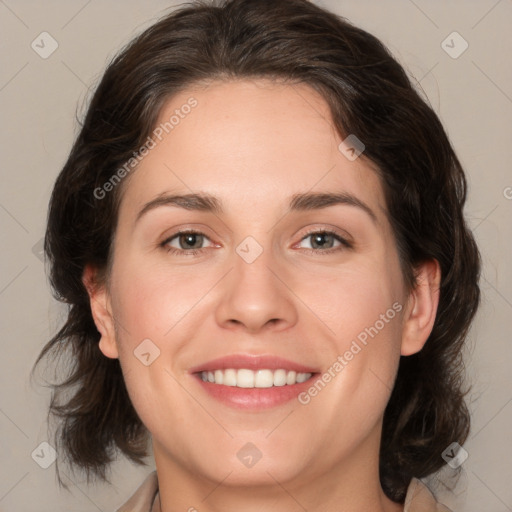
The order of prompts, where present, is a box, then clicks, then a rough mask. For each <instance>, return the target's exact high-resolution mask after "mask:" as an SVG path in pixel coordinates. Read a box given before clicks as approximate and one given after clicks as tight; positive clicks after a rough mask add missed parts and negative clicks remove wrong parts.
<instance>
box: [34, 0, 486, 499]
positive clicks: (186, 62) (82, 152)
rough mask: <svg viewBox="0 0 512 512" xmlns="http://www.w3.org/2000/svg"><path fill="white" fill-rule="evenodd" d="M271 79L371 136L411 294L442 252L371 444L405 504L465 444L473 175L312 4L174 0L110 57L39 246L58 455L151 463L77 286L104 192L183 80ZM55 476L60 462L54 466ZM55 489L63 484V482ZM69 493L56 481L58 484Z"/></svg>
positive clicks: (473, 264) (375, 44)
mask: <svg viewBox="0 0 512 512" xmlns="http://www.w3.org/2000/svg"><path fill="white" fill-rule="evenodd" d="M244 78H248V79H253V78H267V79H272V80H274V79H275V80H283V81H285V82H286V83H289V84H299V83H301V84H307V85H309V86H311V87H312V88H314V89H315V90H316V91H318V92H319V93H320V94H321V95H322V97H323V98H324V99H325V101H326V102H327V103H328V105H329V108H330V111H331V114H332V119H333V122H334V125H335V128H336V130H337V131H338V133H339V134H340V135H341V136H342V137H343V138H345V137H346V136H347V135H348V134H355V135H356V136H357V137H358V138H359V139H360V140H361V141H363V142H364V144H365V146H366V148H365V152H364V158H366V159H368V161H370V162H372V163H373V164H374V165H373V166H374V167H375V172H377V174H378V175H379V177H380V180H381V183H382V186H383V189H384V192H385V197H386V203H387V208H388V212H389V219H390V222H391V225H392V228H393V231H394V234H395V238H396V243H397V247H398V250H399V255H400V262H401V266H402V271H403V274H404V276H405V280H406V283H407V286H408V287H409V289H411V288H412V287H413V286H414V285H415V268H416V266H417V265H418V264H419V263H421V262H422V261H425V260H428V259H436V260H437V261H438V262H439V264H440V267H441V275H442V278H441V285H440V286H441V288H440V301H439V307H438V312H437V317H436V320H435V324H434V327H433V330H432V333H431V335H430V337H429V339H428V340H427V342H426V344H425V346H424V347H423V349H422V350H421V351H420V352H418V353H417V354H414V355H410V356H407V357H401V360H400V365H399V369H398V374H397V378H396V382H395V386H394V389H393V391H392V394H391V397H390V400H389V403H388V404H387V407H386V410H385V414H384V422H383V430H382V440H381V450H380V479H381V485H382V487H383V490H384V491H385V493H386V495H387V496H388V497H389V498H390V499H392V500H394V501H396V502H403V500H404V498H405V494H406V490H407V487H408V485H409V483H410V481H411V478H412V477H416V478H422V477H425V476H427V475H429V474H431V473H433V472H435V471H437V470H438V469H440V468H441V466H443V464H444V461H443V459H442V458H441V453H442V451H443V450H444V449H445V448H446V447H447V446H448V445H449V444H450V443H451V442H453V441H457V442H458V443H459V444H461V445H462V444H463V443H464V441H465V440H466V438H467V436H468V434H469V428H470V416H469V412H468V409H467V406H466V403H465V395H466V394H467V393H468V391H469V389H464V386H465V384H464V372H463V370H464V367H463V360H462V348H463V344H464V341H465V339H466V336H467V333H468V329H469V327H470V324H471V321H472V319H473V317H474V315H475V313H476V310H477V307H478V304H479V300H480V290H479V285H478V281H479V275H480V265H481V262H480V255H479V251H478V249H477V247H476V244H475V241H474V238H473V236H472V234H471V232H470V230H469V228H468V226H467V224H466V222H465V219H464V215H463V208H464V204H465V201H466V187H467V186H466V179H465V176H464V171H463V169H462V167H461V164H460V162H459V160H458V158H457V156H456V154H455V152H454V150H453V148H452V146H451V143H450V141H449V139H448V136H447V134H446V132H445V130H444V129H443V126H442V125H441V122H440V120H439V119H438V117H437V115H436V114H435V112H434V111H433V110H432V108H431V107H430V106H429V105H428V104H427V103H426V101H425V100H424V99H422V97H421V96H420V94H419V93H418V92H417V91H416V89H415V87H414V86H413V84H412V82H411V81H410V79H409V78H408V76H407V74H406V72H405V71H404V69H403V68H402V66H401V65H400V64H399V63H398V62H397V61H396V60H395V59H394V58H393V56H392V55H391V53H390V52H389V50H387V48H386V47H385V46H384V45H383V44H382V43H381V42H380V41H379V40H378V39H377V38H376V37H374V36H373V35H371V34H369V33H368V32H366V31H364V30H362V29H360V28H357V27H355V26H354V25H352V24H351V23H350V22H348V21H347V20H346V19H344V18H342V17H339V16H336V15H335V14H333V13H330V12H328V11H326V10H324V9H322V8H320V7H319V6H316V5H315V4H313V3H311V2H309V1H307V0H280V1H278V2H276V1H275V0H218V1H216V0H214V1H197V2H194V3H191V4H186V5H185V6H181V7H180V8H179V9H177V10H174V11H172V12H171V13H170V14H167V15H166V16H165V17H164V18H162V19H161V20H159V21H158V22H156V23H155V24H153V25H152V26H151V27H149V28H148V29H146V30H145V31H144V32H143V33H141V34H140V35H138V36H137V37H136V38H135V39H133V40H132V41H131V42H130V43H129V44H128V45H127V46H126V47H125V48H123V49H122V50H121V51H120V53H119V54H118V55H117V56H116V57H115V58H114V59H113V60H112V61H111V62H110V64H109V65H108V67H107V69H106V71H105V73H104V75H103V77H102V79H101V81H100V83H99V85H98V86H97V88H96V90H95V92H94V94H93V96H92V99H91V101H90V103H89V107H88V109H87V112H86V115H85V119H84V121H83V123H82V124H81V128H80V131H79V133H78V135H77V138H76V140H75V142H74V144H73V147H72V149H71V152H70V154H69V157H68V159H67V162H66V163H65V165H64V167H63V169H62V170H61V172H60V174H59V176H58V178H57V180H56V183H55V186H54V189H53V192H52V196H51V200H50V205H49V212H48V222H47V230H46V236H45V242H44V249H45V254H46V258H47V261H48V263H49V276H50V282H51V285H52V288H53V290H54V295H55V297H56V298H57V299H58V300H59V301H62V302H64V303H65V304H67V307H68V309H67V317H66V320H65V323H64V325H63V326H62V328H61V329H60V330H59V331H58V332H57V334H55V336H53V338H52V339H51V340H49V342H48V343H47V344H46V345H45V346H44V348H43V349H42V351H41V353H40V354H39V357H38V358H37V360H36V362H35V364H34V368H33V370H34V369H35V367H36V366H37V365H38V364H39V363H40V362H41V360H42V359H43V358H45V357H49V356H50V355H53V357H56V356H57V355H59V356H60V355H64V354H66V355H67V356H68V362H69V365H68V370H69V371H68V374H67V375H66V377H65V378H64V380H62V381H61V382H54V383H53V384H52V385H51V387H52V397H51V403H50V407H49V415H50V413H51V414H52V415H53V416H55V417H56V418H57V420H58V423H59V428H58V430H57V432H56V433H55V444H56V445H57V446H58V447H59V449H58V451H60V452H61V453H62V454H64V455H65V457H66V461H67V462H68V463H69V464H70V466H71V467H72V468H73V467H76V468H80V469H81V470H83V471H85V472H86V474H87V480H88V481H89V479H90V477H91V476H92V477H96V478H100V479H103V480H106V481H108V478H107V476H106V470H107V469H108V467H109V465H110V463H111V462H112V461H113V460H114V459H115V457H116V453H118V452H119V451H120V452H122V453H123V454H124V455H125V456H127V457H128V458H129V459H130V460H132V461H133V462H135V463H138V464H145V462H144V458H145V457H146V456H147V455H148V453H147V441H148V435H149V434H148V432H147V430H146V428H145V426H144V425H143V424H142V422H141V420H140V419H139V417H138V415H137V413H136V411H135V409H134V408H133V405H132V403H131V401H130V398H129V396H128V393H127V390H126V388H125V384H124V380H123V376H122V372H121V368H120V364H119V361H118V360H117V359H109V358H107V357H105V356H104V355H103V354H102V353H101V351H100V350H99V347H98V342H99V339H100V335H99V333H98V331H97V330H96V327H95V324H94V321H93V317H92V314H91V309H90V304H89V297H88V294H87V291H86V289H85V287H84V285H83V283H82V274H83V271H84V267H85V265H86V264H92V265H94V266H95V267H96V268H98V269H100V270H101V271H102V272H103V277H104V278H108V273H109V268H110V264H111V252H112V241H113V236H114V232H115V229H116V223H117V212H118V206H119V201H120V197H121V193H122V189H123V186H125V185H126V181H127V180H124V182H123V183H122V184H121V185H120V186H116V187H114V188H113V190H112V191H111V192H110V193H109V194H106V195H105V197H101V198H99V197H97V196H98V194H97V193H96V194H95V191H97V190H98V187H100V188H101V187H102V186H103V185H104V184H105V183H106V182H107V181H108V180H109V179H110V178H111V177H112V175H113V174H114V173H115V172H116V170H118V169H119V168H120V167H121V166H122V165H123V164H124V163H125V162H126V161H127V160H129V159H130V158H131V157H132V156H133V153H134V152H137V150H138V149H139V148H140V147H141V146H142V145H143V144H144V142H145V140H146V139H147V137H148V136H149V135H150V133H151V132H152V130H153V129H154V128H155V124H156V120H157V118H158V114H159V112H160V110H161V108H162V106H163V105H164V103H165V102H166V101H167V100H168V99H169V98H170V97H171V96H172V95H173V94H176V93H177V92H178V91H180V90H183V89H185V88H186V87H187V86H192V85H194V84H197V83H200V82H204V81H210V80H230V79H244ZM57 473H58V467H57ZM59 482H60V484H61V485H64V484H63V482H62V481H61V479H60V476H59ZM64 487H65V485H64Z"/></svg>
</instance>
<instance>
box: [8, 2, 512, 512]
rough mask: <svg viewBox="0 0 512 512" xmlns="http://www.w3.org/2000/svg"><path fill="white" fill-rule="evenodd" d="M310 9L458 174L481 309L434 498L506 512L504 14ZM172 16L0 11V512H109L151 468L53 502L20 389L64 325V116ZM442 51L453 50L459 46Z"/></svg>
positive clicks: (462, 9) (509, 206) (346, 6)
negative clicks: (48, 251)
mask: <svg viewBox="0 0 512 512" xmlns="http://www.w3.org/2000/svg"><path fill="white" fill-rule="evenodd" d="M317 3H318V4H320V5H322V6H325V7H327V8H329V9H331V10H333V11H335V12H337V13H338V14H341V15H343V16H345V17H347V18H348V19H349V20H351V21H352V22H354V23H355V24H357V25H359V26H361V27H362V28H365V29H366V30H368V31H370V32H372V33H373V34H375V35H376V36H377V37H379V38H381V39H382V41H383V42H384V43H385V44H387V45H388V46H389V48H390V49H391V50H392V52H393V53H394V54H395V56H396V57H397V58H398V59H399V60H400V61H401V63H402V64H403V65H405V66H406V68H407V69H408V70H409V72H410V73H411V74H412V75H413V76H414V77H415V78H416V80H417V81H418V82H419V83H420V85H421V87H422V89H423V90H424V92H425V94H426V95H427V97H428V99H429V101H430V103H431V105H432V106H433V108H434V110H435V111H436V112H437V113H438V115H439V116H440V118H441V120H442V122H443V123H444V125H445V127H446V129H447V131H448V134H449V136H450V139H451V140H452V143H453V145H454V147H455V149H456V151H457V153H458V155H459V156H460V158H461V161H462V164H463V165H464V166H465V169H466V171H467V174H468V180H469V185H470V190H469V201H468V205H467V209H466V214H467V217H468V220H469V223H470V225H471V227H472V228H473V230H474V232H475V235H476V238H477V241H478V243H479V245H480V249H481V251H482V255H483V259H484V273H483V278H482V282H481V286H482V291H483V302H482V307H481V309H480V312H479V314H478V317H477V320H476V322H475V324H474V327H473V330H472V332H471V337H470V343H469V345H468V353H467V358H466V360H467V367H468V376H469V378H470V380H471V382H472V383H473V386H474V387H473V392H472V394H471V404H470V407H471V410H472V413H473V426H472V432H471V435H470V439H469V441H468V442H467V443H466V445H465V449H466V450H467V452H468V454H469V456H468V458H467V460H466V461H465V462H464V463H463V465H462V468H463V474H462V477H461V479H460V480H459V483H458V486H457V487H456V488H455V491H454V492H449V491H447V490H444V491H443V492H442V498H443V500H444V501H445V502H446V504H447V505H449V506H450V507H452V508H454V509H455V510H457V511H461V512H477V511H478V512H481V511H482V510H485V511H486V512H487V511H493V512H505V511H511V510H512V486H511V485H510V478H511V475H512V462H511V458H512V444H511V442H510V432H511V430H512V429H511V425H512V386H511V383H512V377H511V372H510V368H511V367H512V349H511V327H512V323H511V318H512V270H511V266H510V256H511V254H512V251H511V249H512V244H511V237H512V222H511V220H512V166H511V163H512V162H511V161H512V158H511V155H512V150H511V143H512V129H511V119H512V67H511V62H512V59H511V55H512V37H511V31H510V27H511V26H512V1H511V0H500V1H497V0H479V1H476V0H473V1H462V0H458V1H441V0H436V1H427V0H414V1H413V0H387V1H377V0H373V1H369V0H367V1H356V0H346V1H345V0H318V2H317ZM176 4H177V2H170V1H163V0H151V1H149V2H137V1H134V0H129V1H123V2H114V1H112V0H110V1H103V2H100V1H98V0H92V1H91V0H90V1H87V0H80V1H76V0H75V1H64V0H51V1H45V2H35V1H31V0H24V1H22V0H0V34H1V35H0V44H1V49H0V52H1V56H2V66H1V68H0V108H1V112H2V122H1V130H2V131H1V137H0V141H1V142H0V144H1V149H2V151H1V157H2V158H1V166H0V169H1V170H0V172H1V184H2V185H1V189H0V226H1V236H2V247H1V256H0V257H1V274H0V307H1V315H2V316H1V329H2V331H1V347H2V352H1V358H0V432H1V437H0V511H1V512H18V511H21V510H23V511H24V512H31V511H34V512H35V511H37V512H50V511H51V512H64V511H66V512H67V511H70V510H72V511H93V510H102V511H111V510H114V509H115V508H116V507H117V506H119V505H120V504H121V503H122V502H124V501H125V500H126V499H127V498H128V496H129V495H130V494H131V493H132V492H133V491H134V489H135V488H136V487H137V486H138V485H139V483H140V482H141V481H142V479H143V478H144V476H145V475H146V474H147V473H148V472H149V471H150V470H151V469H152V466H151V467H150V468H135V467H133V466H132V465H130V464H129V463H128V462H127V461H125V460H120V461H118V463H116V465H114V466H113V484H114V485H113V487H107V486H96V487H92V486H91V487H87V485H86V484H85V483H84V482H83V481H79V480H76V479H75V480H69V482H70V485H71V491H72V494H70V493H68V492H66V491H60V490H59V488H58V487H57V485H56V478H55V465H54V464H52V465H51V466H50V467H49V468H48V469H42V468H41V467H40V466H39V465H38V464H36V462H35V461H34V460H33V459H32V457H31V454H32V452H33V451H34V450H36V448H37V447H38V446H39V445H40V443H41V442H44V441H47V440H48V434H47V429H46V407H47V404H48V400H49V391H48V390H47V389H45V388H41V387H37V386H36V385H31V384H30V383H29V380H28V375H29V371H30V369H31V367H32V364H33V362H34V359H35V357H36V356H37V354H38V352H39V351H40V349H41V347H42V346H43V344H44V343H45V342H46V340H47V339H48V338H49V337H50V335H51V334H53V333H54V332H55V330H56V328H57V326H58V325H59V323H60V321H61V320H62V312H63V309H62V307H60V306H59V305H57V304H56V303H55V302H54V301H53V299H51V296H50V292H49V288H48V285H47V281H46V277H45V274H44V267H43V264H42V262H41V260H40V259H39V258H38V257H37V255H38V249H39V245H38V244H39V243H40V240H41V238H42V236H43V234H44V229H45V218H46V209H47V204H48V200H49V195H50V192H51V188H52V184H53V182H54V180H55V178H56V176H57V173H58V172H59V170H60V168H61V167H62V165H63V163H64V162H65V159H66V157H67V154H68V152H69V150H70V147H71V143H72V141H73V138H74V136H75V134H76V133H77V124H76V121H75V114H78V115H80V114H81V113H83V112H84V105H85V101H86V100H87V98H88V92H89V89H91V88H93V87H94V86H95V85H96V84H97V83H98V80H99V78H100V77H101V73H102V72H103V70H104V67H105V65H106V63H107V62H108V60H109V59H110V58H112V57H113V56H114V55H115V53H116V52H117V50H118V49H119V48H120V47H121V45H123V44H125V43H126V42H128V41H129V40H130V39H131V38H132V37H133V35H134V34H136V33H138V32H139V31H141V30H142V29H143V28H145V27H146V26H148V25H149V24H151V23H152V22H153V21H155V20H156V19H157V18H158V17H159V16H161V15H162V14H164V12H165V11H166V10H167V9H168V8H169V7H170V6H173V5H176ZM43 31H46V32H49V33H50V34H51V36H52V37H53V38H54V39H55V40H56V41H57V43H58V45H59V46H58V48H57V50H56V51H55V52H54V53H53V54H52V55H50V56H49V57H48V58H47V59H43V58H41V57H40V56H39V55H38V54H37V53H36V52H35V51H34V50H33V49H32V48H31V43H32V41H33V40H35V39H36V38H37V37H38V36H39V34H40V33H41V32H43ZM453 31H457V32H458V33H459V34H460V35H461V36H462V37H463V38H464V40H466V41H467V43H468V44H469V47H468V49H467V50H466V51H465V52H464V53H462V55H460V56H459V57H458V58H456V59H454V58H452V57H450V56H449V55H448V54H447V53H446V52H445V51H444V49H443V47H442V46H441V44H442V42H443V41H444V40H445V39H446V38H447V36H448V35H449V34H451V33H452V32H453ZM448 41H450V39H448ZM449 44H450V45H452V46H454V50H452V51H455V50H457V49H460V48H461V46H460V44H462V41H461V40H460V39H455V40H454V43H453V44H452V43H451V42H450V43H449ZM63 469H65V468H63ZM66 474H67V473H66ZM68 476H69V475H68ZM439 490H440V491H442V489H439Z"/></svg>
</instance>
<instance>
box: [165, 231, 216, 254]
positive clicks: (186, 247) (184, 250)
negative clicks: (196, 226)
mask: <svg viewBox="0 0 512 512" xmlns="http://www.w3.org/2000/svg"><path fill="white" fill-rule="evenodd" d="M205 239H207V240H209V238H208V237H207V236H206V235H205V234H204V233H201V232H199V231H193V230H187V231H179V232H178V233H175V234H173V235H171V236H170V237H168V238H166V239H165V240H164V241H163V242H162V243H161V244H160V245H161V247H163V248H165V249H166V250H167V251H168V252H170V253H172V254H180V255H186V256H194V255H196V254H198V253H200V252H201V251H202V250H203V249H204V247H202V245H203V243H204V240H205ZM176 246H177V247H176Z"/></svg>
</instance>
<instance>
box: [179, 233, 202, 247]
mask: <svg viewBox="0 0 512 512" xmlns="http://www.w3.org/2000/svg"><path fill="white" fill-rule="evenodd" d="M197 236H198V235H196V234H194V233H189V234H186V235H182V237H183V238H184V241H185V244H188V245H192V246H194V245H195V243H194V242H197V240H196V237H197Z"/></svg>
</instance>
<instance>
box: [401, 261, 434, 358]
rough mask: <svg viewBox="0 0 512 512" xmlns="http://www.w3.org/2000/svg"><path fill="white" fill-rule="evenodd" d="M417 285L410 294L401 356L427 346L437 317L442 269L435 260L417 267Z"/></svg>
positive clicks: (404, 323) (404, 321)
mask: <svg viewBox="0 0 512 512" xmlns="http://www.w3.org/2000/svg"><path fill="white" fill-rule="evenodd" d="M416 280H417V284H416V287H415V288H414V289H413V290H412V291H411V292H410V295H409V302H408V305H407V308H406V311H405V315H404V320H403V329H402V346H401V352H400V353H401V355H403V356H409V355H411V354H415V353H417V352H419V351H420V350H421V349H422V348H423V346H424V345H425V343H426V341H427V339H428V337H429V336H430V333H431V332H432V329H433V327H434V322H435V319H436V315H437V307H438V304H439V288H440V285H441V268H440V266H439V262H438V261H437V260H435V259H431V260H427V261H425V262H423V263H421V264H420V265H419V266H418V267H417V279H416Z"/></svg>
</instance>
